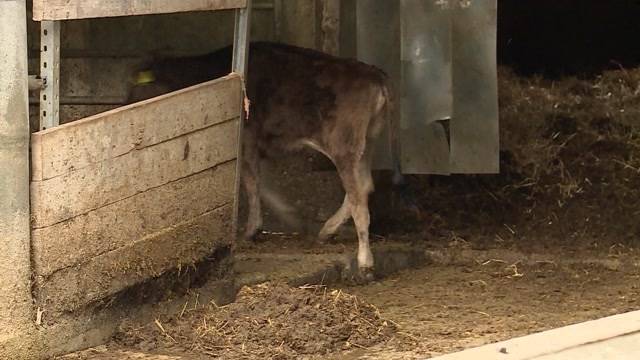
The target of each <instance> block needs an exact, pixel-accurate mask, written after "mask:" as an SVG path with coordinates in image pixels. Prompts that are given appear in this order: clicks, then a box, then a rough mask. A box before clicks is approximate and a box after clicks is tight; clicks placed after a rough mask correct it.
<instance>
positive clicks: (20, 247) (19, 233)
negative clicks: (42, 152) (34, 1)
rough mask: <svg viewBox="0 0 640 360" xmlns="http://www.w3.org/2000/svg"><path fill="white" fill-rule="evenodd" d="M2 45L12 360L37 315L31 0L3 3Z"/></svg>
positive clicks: (2, 340) (3, 311) (1, 225)
mask: <svg viewBox="0 0 640 360" xmlns="http://www.w3.org/2000/svg"><path fill="white" fill-rule="evenodd" d="M0 49H2V56H0V358H3V359H5V358H10V357H7V356H8V355H7V353H6V351H10V350H7V348H6V347H5V345H6V344H7V343H11V342H12V340H13V342H14V343H15V339H16V338H20V336H21V335H24V333H25V331H27V329H29V325H30V324H32V319H33V317H32V300H31V263H30V258H31V256H30V246H29V243H30V236H31V235H30V224H29V107H28V100H27V99H28V81H27V75H28V74H27V13H26V0H2V1H0ZM23 342H24V343H26V341H23ZM11 358H15V357H11Z"/></svg>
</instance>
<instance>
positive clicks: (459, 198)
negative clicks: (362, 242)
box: [413, 68, 640, 244]
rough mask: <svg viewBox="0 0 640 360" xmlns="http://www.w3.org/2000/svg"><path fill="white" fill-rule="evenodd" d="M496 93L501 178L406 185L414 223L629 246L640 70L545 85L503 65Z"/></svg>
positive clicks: (639, 190) (636, 204) (637, 180)
mask: <svg viewBox="0 0 640 360" xmlns="http://www.w3.org/2000/svg"><path fill="white" fill-rule="evenodd" d="M499 91H500V93H499V100H500V137H501V164H500V165H501V173H500V174H499V175H495V176H487V175H456V176H451V177H437V176H434V177H429V178H426V179H425V178H424V177H420V178H415V179H413V185H414V186H415V187H416V188H417V189H416V191H415V192H416V193H418V194H421V197H420V200H419V202H420V203H422V204H424V206H423V209H424V212H425V214H424V215H423V217H424V219H420V220H422V221H423V223H425V224H427V226H431V228H436V229H446V230H447V231H455V232H457V233H458V234H460V233H462V234H464V233H465V232H467V233H471V232H473V233H474V235H476V234H478V233H483V234H486V235H488V236H496V237H497V238H498V239H499V240H501V241H502V240H505V241H508V240H509V239H508V238H520V239H521V238H523V237H528V238H530V239H531V238H534V237H535V238H544V237H547V238H549V239H553V241H555V242H557V241H565V242H566V243H567V244H574V243H575V241H582V240H584V239H588V240H585V241H597V242H600V243H601V244H604V243H606V242H607V241H610V242H613V243H618V242H621V243H626V244H633V243H635V244H637V243H638V239H639V238H640V224H639V223H638V222H637V221H636V220H635V219H637V218H638V215H640V69H630V70H626V69H620V70H615V71H607V72H604V73H603V74H602V75H600V76H597V77H594V78H587V79H579V78H575V77H572V78H564V79H560V80H550V79H545V78H542V77H532V78H531V77H520V76H517V75H516V74H514V73H513V72H512V71H510V70H509V69H505V68H501V69H500V70H499ZM514 241H515V240H514Z"/></svg>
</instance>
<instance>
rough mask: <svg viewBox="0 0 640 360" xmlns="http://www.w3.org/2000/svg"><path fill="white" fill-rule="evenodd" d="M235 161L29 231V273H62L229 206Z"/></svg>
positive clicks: (231, 196)
mask: <svg viewBox="0 0 640 360" xmlns="http://www.w3.org/2000/svg"><path fill="white" fill-rule="evenodd" d="M235 167H236V162H235V161H231V162H226V163H224V164H220V165H218V166H216V167H214V168H211V169H208V170H205V171H203V172H200V173H197V174H194V175H191V176H189V177H186V178H184V179H180V180H177V181H174V182H172V183H170V184H167V185H164V186H161V187H157V188H153V189H151V190H149V191H145V192H142V193H140V194H137V195H134V196H131V197H128V198H126V199H124V200H121V201H118V202H116V203H113V204H109V205H107V206H103V207H101V208H99V209H97V210H94V211H90V212H88V213H87V214H84V215H80V216H77V217H74V218H72V219H69V220H66V221H63V222H60V223H57V224H55V225H52V226H49V227H46V228H42V229H35V230H33V232H32V240H31V247H32V249H33V264H34V266H35V273H36V274H37V275H39V276H44V277H48V276H50V275H52V274H53V273H55V272H56V271H59V270H61V269H64V268H68V267H71V266H74V265H78V264H82V263H84V262H86V261H87V259H91V258H93V257H95V256H99V255H102V254H106V253H108V252H110V251H114V250H116V249H119V248H121V247H123V246H128V245H130V244H132V243H134V242H136V241H138V240H140V239H143V238H145V237H147V236H150V235H152V234H154V233H156V232H158V231H162V230H164V229H166V228H170V227H171V226H173V225H174V224H177V223H180V222H181V221H183V220H184V219H191V218H194V217H196V216H198V215H200V214H204V213H205V212H207V211H210V210H212V209H215V208H218V207H220V206H222V205H224V204H230V203H231V202H232V201H233V197H234V193H233V186H234V182H235Z"/></svg>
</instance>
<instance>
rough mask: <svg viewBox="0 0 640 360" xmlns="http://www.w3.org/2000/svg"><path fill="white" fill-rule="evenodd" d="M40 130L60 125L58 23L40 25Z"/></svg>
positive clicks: (44, 22) (50, 22) (48, 22)
mask: <svg viewBox="0 0 640 360" xmlns="http://www.w3.org/2000/svg"><path fill="white" fill-rule="evenodd" d="M40 43H41V44H40V46H41V49H40V76H41V77H42V79H43V82H44V88H43V89H42V91H41V92H40V130H44V129H49V128H52V127H55V126H58V125H59V124H60V22H59V21H43V22H42V23H41V24H40Z"/></svg>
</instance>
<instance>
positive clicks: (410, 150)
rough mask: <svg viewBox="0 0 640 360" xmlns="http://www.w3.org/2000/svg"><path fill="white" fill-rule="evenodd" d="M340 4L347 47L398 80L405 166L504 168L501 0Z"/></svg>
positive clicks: (385, 163) (419, 170)
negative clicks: (498, 45) (500, 101)
mask: <svg viewBox="0 0 640 360" xmlns="http://www.w3.org/2000/svg"><path fill="white" fill-rule="evenodd" d="M341 12H342V14H341V17H342V29H341V54H342V55H343V56H357V57H358V58H359V59H360V60H362V61H364V62H367V63H370V64H374V65H377V66H379V67H381V68H382V69H384V70H385V71H386V72H387V73H388V74H390V76H391V77H392V78H393V80H394V82H395V86H396V94H397V97H398V98H399V101H398V103H399V106H398V113H397V114H396V115H397V116H398V117H399V118H400V127H401V132H400V134H401V135H400V136H401V154H402V168H403V172H405V173H413V174H425V173H430V174H450V173H495V172H498V171H499V134H498V96H497V71H496V70H497V66H496V30H497V2H496V0H400V1H376V0H349V1H344V2H343V4H342V9H341ZM386 146H387V145H386V144H384V141H381V142H380V143H379V144H378V148H379V149H380V150H382V151H378V157H377V161H376V166H377V167H378V168H388V167H389V165H390V164H389V162H390V161H389V156H388V151H386V150H387V149H386Z"/></svg>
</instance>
